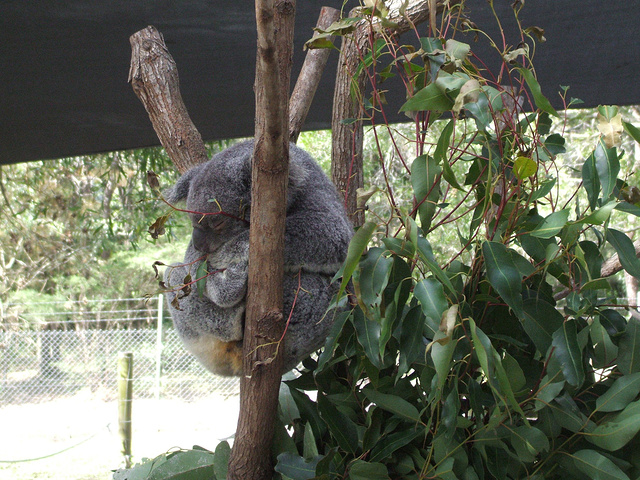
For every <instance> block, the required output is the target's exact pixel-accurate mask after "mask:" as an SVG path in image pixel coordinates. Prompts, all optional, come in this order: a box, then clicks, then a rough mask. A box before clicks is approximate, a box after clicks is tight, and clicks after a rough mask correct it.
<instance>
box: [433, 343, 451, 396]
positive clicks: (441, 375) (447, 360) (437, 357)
mask: <svg viewBox="0 0 640 480" xmlns="http://www.w3.org/2000/svg"><path fill="white" fill-rule="evenodd" d="M443 338H445V334H444V333H442V332H440V331H438V332H436V334H435V336H434V337H433V343H432V345H431V352H430V355H431V359H432V360H433V366H434V368H435V369H436V375H437V376H438V389H440V390H442V387H444V384H445V383H446V381H447V377H448V376H449V373H450V372H451V367H452V364H451V359H452V357H453V351H454V350H455V347H456V342H453V341H451V340H450V341H448V342H443V343H441V342H439V341H438V340H442V339H443Z"/></svg>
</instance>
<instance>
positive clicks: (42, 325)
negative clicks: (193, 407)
mask: <svg viewBox="0 0 640 480" xmlns="http://www.w3.org/2000/svg"><path fill="white" fill-rule="evenodd" d="M1 313H2V317H1V322H0V406H2V405H8V404H16V403H20V404H21V403H30V402H43V401H49V400H53V399H56V398H61V397H65V396H72V395H75V394H77V393H78V392H79V391H81V390H87V389H88V390H90V391H91V392H92V394H94V395H95V396H96V397H98V398H100V399H102V400H112V399H114V398H115V397H116V394H117V385H116V381H117V375H116V362H117V358H118V354H119V353H120V352H132V353H133V361H134V366H133V372H134V397H135V398H154V397H155V398H171V399H181V400H185V401H194V400H197V399H200V398H203V397H206V396H209V395H211V394H213V393H215V394H217V395H222V396H231V395H237V394H238V389H239V381H238V379H237V378H229V377H219V376H216V375H213V374H211V373H210V372H208V371H207V370H205V369H204V368H203V367H202V366H201V365H200V364H199V363H198V362H197V361H196V360H195V358H194V357H193V356H192V355H191V354H190V353H188V352H187V351H186V350H185V349H184V348H183V346H182V344H181V342H180V339H179V338H178V335H177V333H176V332H175V330H174V329H173V327H168V325H170V324H171V322H170V320H169V319H168V318H165V315H164V313H163V308H162V299H161V298H157V299H156V298H154V299H152V301H151V302H149V301H145V299H122V300H120V299H119V300H95V301H90V302H47V303H43V302H39V303H23V304H17V303H15V304H6V305H4V308H3V311H2V312H1ZM163 327H164V328H163Z"/></svg>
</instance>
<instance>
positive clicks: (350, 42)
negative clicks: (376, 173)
mask: <svg viewBox="0 0 640 480" xmlns="http://www.w3.org/2000/svg"><path fill="white" fill-rule="evenodd" d="M358 13H359V9H354V10H352V11H351V14H350V16H355V15H357V14H358ZM366 32H367V25H365V24H361V25H360V26H359V27H358V28H357V30H356V32H355V33H354V35H353V36H351V35H349V36H346V37H342V47H341V48H340V58H339V60H338V71H337V73H336V85H335V88H334V91H333V116H332V118H331V180H333V183H334V184H335V186H336V188H337V189H338V192H339V193H340V195H341V197H342V198H344V205H345V209H346V210H347V214H348V215H349V219H350V220H351V223H352V224H353V226H354V227H359V226H360V225H362V224H363V223H364V212H363V211H362V210H358V209H357V204H356V201H357V194H356V190H357V189H358V188H362V187H363V186H364V177H363V165H362V148H363V127H362V120H363V118H362V117H363V115H364V111H363V103H362V101H359V100H360V99H358V101H356V100H354V98H353V97H352V96H351V90H352V86H353V87H354V88H353V90H354V91H355V92H357V93H358V94H360V95H364V92H365V86H366V76H365V72H364V69H363V71H362V72H360V74H359V75H358V76H357V77H356V76H355V72H356V69H357V67H358V64H359V63H360V55H361V54H364V53H366V51H367V50H368V48H367V42H368V38H367V36H366ZM352 84H353V85H352ZM346 120H348V121H347V122H345V121H346Z"/></svg>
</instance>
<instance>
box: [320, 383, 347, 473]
mask: <svg viewBox="0 0 640 480" xmlns="http://www.w3.org/2000/svg"><path fill="white" fill-rule="evenodd" d="M318 411H319V412H320V416H321V417H322V420H324V422H325V423H326V424H327V426H328V427H329V431H330V432H331V435H333V437H334V438H335V439H336V442H338V445H339V446H340V448H341V449H342V450H344V451H345V452H349V453H351V455H355V454H356V452H357V451H358V430H357V428H356V425H355V424H354V423H353V422H352V421H351V419H350V418H349V417H347V416H346V415H345V414H344V413H342V412H340V411H339V410H338V409H337V408H336V407H335V406H334V405H333V404H332V403H331V401H329V400H328V399H327V397H325V396H324V395H322V394H319V395H318ZM314 471H315V469H314Z"/></svg>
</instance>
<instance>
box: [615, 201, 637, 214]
mask: <svg viewBox="0 0 640 480" xmlns="http://www.w3.org/2000/svg"><path fill="white" fill-rule="evenodd" d="M616 210H618V211H620V212H624V213H628V214H630V215H635V216H636V217H640V207H639V206H637V205H633V204H631V203H628V202H620V203H618V204H617V205H616Z"/></svg>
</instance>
